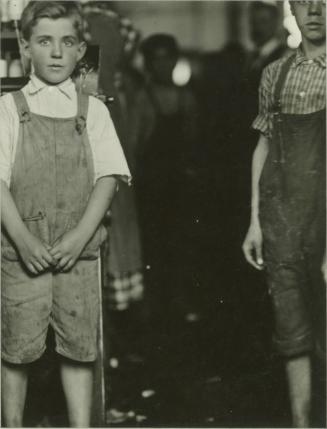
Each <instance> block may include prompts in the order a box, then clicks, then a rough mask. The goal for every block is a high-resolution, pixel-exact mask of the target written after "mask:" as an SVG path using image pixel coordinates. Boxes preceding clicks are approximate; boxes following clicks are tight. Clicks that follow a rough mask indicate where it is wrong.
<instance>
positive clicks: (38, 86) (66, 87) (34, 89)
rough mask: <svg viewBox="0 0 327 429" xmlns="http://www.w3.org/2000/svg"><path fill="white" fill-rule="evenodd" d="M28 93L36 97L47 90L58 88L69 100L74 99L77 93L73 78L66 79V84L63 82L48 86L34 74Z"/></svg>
mask: <svg viewBox="0 0 327 429" xmlns="http://www.w3.org/2000/svg"><path fill="white" fill-rule="evenodd" d="M27 86H28V93H29V94H30V95H34V94H36V93H38V92H40V91H42V90H44V89H45V88H57V89H58V90H59V91H60V92H61V93H63V94H64V95H66V97H68V98H69V99H72V97H73V95H74V92H75V85H74V82H73V81H72V80H71V78H68V79H66V80H65V81H64V82H61V83H60V84H59V85H53V86H51V85H47V84H46V83H45V82H42V80H40V79H39V78H38V77H37V76H35V74H32V75H31V77H30V81H29V83H28V85H27Z"/></svg>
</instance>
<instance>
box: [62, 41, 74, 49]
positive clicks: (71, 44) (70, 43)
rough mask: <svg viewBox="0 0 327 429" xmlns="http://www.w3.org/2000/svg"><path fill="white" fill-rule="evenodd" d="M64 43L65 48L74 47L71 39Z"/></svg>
mask: <svg viewBox="0 0 327 429" xmlns="http://www.w3.org/2000/svg"><path fill="white" fill-rule="evenodd" d="M64 43H65V46H68V47H69V46H74V41H73V40H71V39H66V40H65V41H64Z"/></svg>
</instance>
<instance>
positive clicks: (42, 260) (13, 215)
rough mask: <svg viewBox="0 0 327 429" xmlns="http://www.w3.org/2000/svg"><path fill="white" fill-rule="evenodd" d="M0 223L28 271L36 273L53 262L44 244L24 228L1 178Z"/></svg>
mask: <svg viewBox="0 0 327 429" xmlns="http://www.w3.org/2000/svg"><path fill="white" fill-rule="evenodd" d="M1 223H2V225H3V226H4V227H5V229H6V231H7V233H8V235H9V237H10V238H11V239H12V241H13V243H14V244H15V246H16V248H17V250H18V253H19V255H20V257H21V258H22V260H23V262H24V264H25V265H26V267H27V268H28V270H29V271H31V272H32V273H33V274H38V273H40V272H42V271H44V269H46V268H48V267H49V266H50V265H51V264H53V263H54V260H53V258H52V256H51V255H50V253H49V252H48V250H47V246H46V244H44V243H42V242H41V241H40V240H39V239H38V238H37V237H35V236H34V235H33V234H31V233H30V231H29V230H28V229H27V228H26V226H25V224H24V222H23V220H22V219H21V217H20V215H19V212H18V210H17V207H16V204H15V202H14V200H13V198H12V195H11V193H10V191H9V189H8V186H7V184H6V183H5V182H4V181H3V180H1Z"/></svg>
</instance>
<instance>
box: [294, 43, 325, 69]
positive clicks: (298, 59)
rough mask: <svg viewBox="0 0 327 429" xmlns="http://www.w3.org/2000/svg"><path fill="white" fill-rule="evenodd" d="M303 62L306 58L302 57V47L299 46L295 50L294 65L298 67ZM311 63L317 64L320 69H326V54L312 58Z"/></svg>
mask: <svg viewBox="0 0 327 429" xmlns="http://www.w3.org/2000/svg"><path fill="white" fill-rule="evenodd" d="M304 61H308V58H307V57H306V56H305V55H304V52H303V50H302V45H300V46H299V47H298V48H297V49H296V54H295V65H296V66H298V65H300V64H302V63H303V62H304ZM313 61H314V62H315V63H318V64H319V65H320V66H321V67H323V68H326V54H321V55H319V56H318V57H316V58H313Z"/></svg>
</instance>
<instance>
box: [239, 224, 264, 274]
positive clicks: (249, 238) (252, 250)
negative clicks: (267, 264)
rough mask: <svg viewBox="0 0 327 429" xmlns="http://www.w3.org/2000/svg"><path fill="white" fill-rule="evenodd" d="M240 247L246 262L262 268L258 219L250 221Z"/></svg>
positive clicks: (260, 234)
mask: <svg viewBox="0 0 327 429" xmlns="http://www.w3.org/2000/svg"><path fill="white" fill-rule="evenodd" d="M242 249H243V253H244V256H245V259H246V260H247V261H248V263H249V264H251V265H252V266H253V267H254V268H256V269H257V270H263V268H264V266H263V259H262V232H261V227H260V224H259V221H255V222H251V225H250V227H249V230H248V232H247V234H246V237H245V240H244V243H243V246H242Z"/></svg>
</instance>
